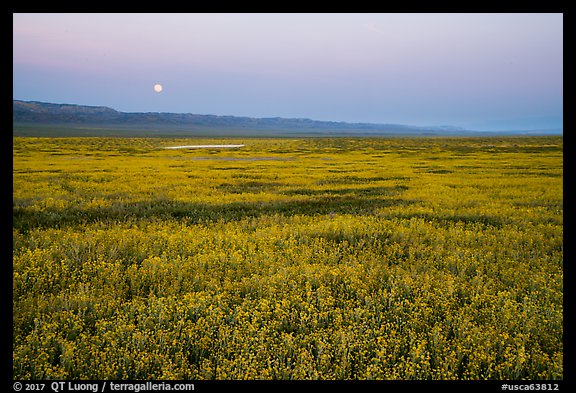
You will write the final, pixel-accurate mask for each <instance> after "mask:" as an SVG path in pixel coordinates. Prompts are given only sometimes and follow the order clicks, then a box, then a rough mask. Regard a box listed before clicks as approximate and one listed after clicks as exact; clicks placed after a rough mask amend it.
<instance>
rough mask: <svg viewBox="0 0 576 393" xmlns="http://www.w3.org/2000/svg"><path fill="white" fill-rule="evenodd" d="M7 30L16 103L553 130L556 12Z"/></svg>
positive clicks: (22, 17) (31, 21) (132, 17)
mask: <svg viewBox="0 0 576 393" xmlns="http://www.w3.org/2000/svg"><path fill="white" fill-rule="evenodd" d="M13 22H14V25H13V31H14V41H13V65H14V73H13V87H14V98H15V99H23V100H37V101H49V102H59V103H76V104H86V105H105V106H110V107H112V108H114V109H117V110H121V111H131V112H148V111H153V112H191V113H202V114H208V113H209V114H218V115H238V116H254V117H274V116H281V117H307V118H312V119H318V120H334V121H353V122H379V123H403V124H412V125H442V124H450V125H457V126H463V127H467V128H470V129H513V128H531V129H534V128H550V127H552V128H554V127H556V128H558V127H560V128H561V127H562V114H563V112H562V97H563V89H562V85H563V77H562V73H563V64H562V62H563V17H562V14H14V16H13ZM155 83H161V84H162V85H163V86H164V90H163V91H162V93H155V92H154V90H153V86H154V84H155Z"/></svg>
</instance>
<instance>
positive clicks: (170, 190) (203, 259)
mask: <svg viewBox="0 0 576 393" xmlns="http://www.w3.org/2000/svg"><path fill="white" fill-rule="evenodd" d="M197 145H203V146H204V145H243V146H241V147H239V148H234V149H221V148H220V149H219V148H204V149H166V147H170V146H197ZM562 148H563V139H562V137H555V136H550V137H502V138H498V137H491V138H481V137H477V138H476V137H474V138H464V137H461V138H439V137H437V138H433V137H432V138H301V139H294V138H284V139H283V138H270V139H256V138H244V139H242V138H238V139H229V138H222V139H208V138H195V139H194V138H190V139H186V138H174V139H167V138H88V137H86V138H32V137H15V138H13V307H14V313H13V321H14V322H13V324H14V325H13V334H14V342H13V348H14V349H13V371H12V372H13V377H14V378H15V379H530V380H550V379H562V378H563V363H562V359H563V340H562V337H563V183H562V181H563V153H562Z"/></svg>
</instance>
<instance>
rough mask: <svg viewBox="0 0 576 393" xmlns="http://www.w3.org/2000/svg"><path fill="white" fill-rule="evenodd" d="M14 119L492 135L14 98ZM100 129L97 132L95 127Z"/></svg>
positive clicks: (113, 125) (123, 126) (155, 128)
mask: <svg viewBox="0 0 576 393" xmlns="http://www.w3.org/2000/svg"><path fill="white" fill-rule="evenodd" d="M12 122H13V125H14V126H15V128H16V126H19V125H20V126H23V125H27V126H34V125H54V126H56V125H57V126H62V127H68V128H69V127H84V128H87V127H89V128H91V129H107V130H110V129H120V130H128V129H139V130H148V131H147V134H151V133H154V134H157V135H163V134H166V133H168V132H172V133H174V132H175V130H178V132H177V133H178V134H179V135H184V134H185V133H186V132H189V133H190V134H194V133H195V132H196V133H198V132H200V131H201V132H204V133H208V132H210V130H218V132H219V133H220V134H221V135H223V133H224V134H225V133H226V132H230V133H232V134H234V135H239V134H241V133H242V132H247V133H256V134H258V135H294V134H312V135H315V134H320V135H331V134H334V135H462V134H464V135H470V134H486V133H483V132H475V131H468V130H465V129H463V128H460V127H454V126H431V127H418V126H409V125H401V124H375V123H347V122H335V121H320V120H311V119H298V118H295V119H294V118H291V119H287V118H281V117H270V118H254V117H241V116H217V115H198V114H193V113H165V112H143V113H129V112H119V111H117V110H115V109H112V108H109V107H106V106H87V105H76V104H54V103H47V102H38V101H21V100H13V107H12ZM95 132H96V131H95ZM512 133H514V132H512Z"/></svg>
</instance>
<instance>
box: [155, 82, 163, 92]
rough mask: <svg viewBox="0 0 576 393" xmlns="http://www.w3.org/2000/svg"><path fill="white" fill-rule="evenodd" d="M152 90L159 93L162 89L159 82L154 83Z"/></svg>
mask: <svg viewBox="0 0 576 393" xmlns="http://www.w3.org/2000/svg"><path fill="white" fill-rule="evenodd" d="M154 91H155V92H156V93H160V92H161V91H162V85H161V84H160V83H156V84H155V85H154Z"/></svg>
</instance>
